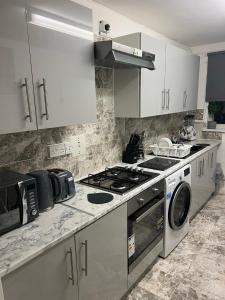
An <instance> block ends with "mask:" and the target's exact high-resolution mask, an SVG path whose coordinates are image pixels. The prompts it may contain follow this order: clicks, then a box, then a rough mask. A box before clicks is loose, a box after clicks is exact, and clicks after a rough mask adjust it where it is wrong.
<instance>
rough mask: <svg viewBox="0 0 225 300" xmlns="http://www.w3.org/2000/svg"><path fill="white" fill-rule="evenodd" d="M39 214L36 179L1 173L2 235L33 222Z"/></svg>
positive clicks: (0, 216)
mask: <svg viewBox="0 0 225 300" xmlns="http://www.w3.org/2000/svg"><path fill="white" fill-rule="evenodd" d="M38 214H39V212H38V199H37V188H36V179H35V178H32V177H30V176H28V175H24V174H20V173H17V172H13V171H10V170H3V171H0V235H3V234H4V233H6V232H9V231H11V230H13V229H15V228H18V227H20V226H22V225H24V224H27V223H29V222H31V221H33V220H34V219H35V218H36V217H37V216H38Z"/></svg>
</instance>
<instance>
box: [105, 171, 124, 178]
mask: <svg viewBox="0 0 225 300" xmlns="http://www.w3.org/2000/svg"><path fill="white" fill-rule="evenodd" d="M120 173H121V171H120V170H117V169H111V170H107V174H108V176H113V177H117V176H118V175H119V174H120Z"/></svg>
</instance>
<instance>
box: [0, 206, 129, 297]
mask: <svg viewBox="0 0 225 300" xmlns="http://www.w3.org/2000/svg"><path fill="white" fill-rule="evenodd" d="M71 209H72V208H71ZM127 262H128V259H127V204H124V205H122V206H120V207H119V208H117V209H115V210H113V211H112V212H110V213H109V214H107V215H105V216H103V217H102V218H101V219H99V220H97V221H96V222H94V223H92V224H91V225H89V226H88V227H86V228H84V229H83V230H81V231H80V232H78V233H77V234H75V236H71V238H69V239H67V240H65V241H63V242H61V243H60V244H58V245H56V246H54V247H52V248H51V249H49V250H47V251H46V252H44V253H43V254H41V255H40V256H38V257H37V258H35V259H33V260H31V261H30V262H28V263H26V264H25V265H23V266H21V267H20V268H18V269H17V270H15V271H13V272H11V273H9V274H8V275H6V276H5V277H3V279H2V287H3V293H4V300H31V299H32V300H78V299H79V300H89V299H91V300H100V299H104V300H118V299H120V298H121V297H122V296H123V295H124V294H125V293H126V291H127V277H128V275H127V274H128V269H127ZM1 300H2V299H1Z"/></svg>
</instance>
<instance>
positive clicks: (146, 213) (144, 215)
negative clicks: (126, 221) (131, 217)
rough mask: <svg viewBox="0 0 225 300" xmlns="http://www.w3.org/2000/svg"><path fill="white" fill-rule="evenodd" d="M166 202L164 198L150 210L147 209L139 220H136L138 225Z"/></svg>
mask: <svg viewBox="0 0 225 300" xmlns="http://www.w3.org/2000/svg"><path fill="white" fill-rule="evenodd" d="M163 202H164V198H162V199H161V200H160V201H158V202H156V204H154V205H153V206H151V207H150V208H149V209H147V210H146V211H145V212H144V213H143V214H141V215H140V216H139V217H137V219H136V220H135V222H136V223H139V222H141V221H142V220H143V219H144V218H145V217H146V216H147V215H149V214H150V213H152V212H153V210H155V209H156V208H157V207H158V206H160V205H161V204H162V203H163Z"/></svg>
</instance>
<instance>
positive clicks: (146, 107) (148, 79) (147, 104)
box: [140, 34, 166, 117]
mask: <svg viewBox="0 0 225 300" xmlns="http://www.w3.org/2000/svg"><path fill="white" fill-rule="evenodd" d="M165 48H166V45H165V43H164V42H162V41H160V40H156V39H153V38H151V37H149V36H147V35H146V34H141V49H142V50H144V51H147V52H150V53H153V54H155V62H154V65H155V70H154V71H150V70H147V69H141V89H140V115H141V117H149V116H154V115H160V114H163V113H165V91H164V85H165V65H166V64H165V62H166V57H165Z"/></svg>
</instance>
